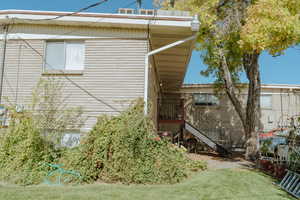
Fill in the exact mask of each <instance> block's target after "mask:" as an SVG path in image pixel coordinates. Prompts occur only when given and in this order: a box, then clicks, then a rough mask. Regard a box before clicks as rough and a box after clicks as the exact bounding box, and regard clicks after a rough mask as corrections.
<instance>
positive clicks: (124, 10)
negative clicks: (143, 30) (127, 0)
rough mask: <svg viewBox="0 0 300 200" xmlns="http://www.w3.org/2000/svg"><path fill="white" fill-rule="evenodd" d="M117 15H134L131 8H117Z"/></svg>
mask: <svg viewBox="0 0 300 200" xmlns="http://www.w3.org/2000/svg"><path fill="white" fill-rule="evenodd" d="M118 13H119V14H126V15H132V14H134V9H132V8H119V11H118Z"/></svg>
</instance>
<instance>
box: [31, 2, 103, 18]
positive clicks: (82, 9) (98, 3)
mask: <svg viewBox="0 0 300 200" xmlns="http://www.w3.org/2000/svg"><path fill="white" fill-rule="evenodd" d="M107 1H108V0H102V1H99V2H97V3H94V4H92V5H89V6H87V7H84V8H81V9H79V10H78V11H76V12H72V13H69V14H65V15H60V16H57V17H53V18H47V19H35V20H34V21H45V20H46V21H48V20H56V19H60V18H62V17H68V16H73V15H76V14H78V13H81V12H83V11H86V10H88V9H90V8H93V7H96V6H99V5H101V4H103V3H105V2H107Z"/></svg>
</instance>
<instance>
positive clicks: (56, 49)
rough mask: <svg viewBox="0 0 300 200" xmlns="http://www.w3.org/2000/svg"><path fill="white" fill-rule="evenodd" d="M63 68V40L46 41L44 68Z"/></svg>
mask: <svg viewBox="0 0 300 200" xmlns="http://www.w3.org/2000/svg"><path fill="white" fill-rule="evenodd" d="M64 68H65V48H64V43H63V42H48V43H47V48H46V69H48V70H51V69H52V70H63V69H64Z"/></svg>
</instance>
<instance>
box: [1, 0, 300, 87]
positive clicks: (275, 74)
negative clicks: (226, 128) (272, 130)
mask: <svg viewBox="0 0 300 200" xmlns="http://www.w3.org/2000/svg"><path fill="white" fill-rule="evenodd" d="M96 2H98V0H50V1H45V0H44V1H43V0H9V1H3V2H1V4H0V10H4V9H24V10H46V11H71V12H73V11H77V10H79V9H80V8H83V7H86V6H89V5H91V4H93V3H96ZM134 2H135V0H108V1H107V2H106V3H103V4H102V5H100V6H98V7H96V8H92V9H90V10H88V11H89V12H99V13H115V12H117V10H118V8H121V7H122V8H124V7H126V8H128V7H131V8H136V4H135V3H134ZM142 7H143V8H152V0H143V4H142ZM200 53H201V52H196V51H194V52H193V54H192V57H191V61H190V63H189V66H188V70H187V73H186V76H185V80H184V82H185V83H212V82H213V81H214V78H213V77H208V78H207V77H203V76H201V75H200V71H201V70H204V69H205V68H206V66H205V65H204V64H203V63H202V61H201V58H200ZM259 63H260V68H261V79H262V83H264V84H300V47H298V48H297V47H295V48H290V49H288V50H287V51H286V52H285V54H284V55H282V56H279V57H272V56H270V55H269V54H268V53H266V52H264V53H263V54H262V55H261V56H260V60H259ZM245 80H246V79H245V77H244V76H242V81H245Z"/></svg>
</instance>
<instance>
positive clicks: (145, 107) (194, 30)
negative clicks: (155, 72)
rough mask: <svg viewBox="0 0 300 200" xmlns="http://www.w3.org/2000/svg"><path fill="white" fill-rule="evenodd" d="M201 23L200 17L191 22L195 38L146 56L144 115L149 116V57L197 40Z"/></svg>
mask: <svg viewBox="0 0 300 200" xmlns="http://www.w3.org/2000/svg"><path fill="white" fill-rule="evenodd" d="M199 26H200V22H199V20H198V16H197V15H195V16H194V18H193V21H191V29H192V31H193V32H194V33H195V34H194V35H193V36H190V37H187V38H185V39H182V40H178V41H176V42H174V43H171V44H168V45H165V46H163V47H160V48H158V49H155V50H153V51H150V52H149V53H147V54H146V56H145V75H144V76H145V80H144V114H145V115H147V114H148V82H149V57H150V56H152V55H154V54H157V53H159V52H162V51H164V50H167V49H170V48H172V47H175V46H178V45H180V44H183V43H185V42H188V41H190V40H195V39H196V38H197V31H198V30H199Z"/></svg>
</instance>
